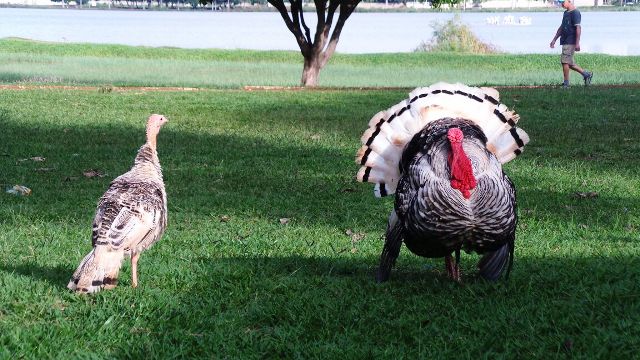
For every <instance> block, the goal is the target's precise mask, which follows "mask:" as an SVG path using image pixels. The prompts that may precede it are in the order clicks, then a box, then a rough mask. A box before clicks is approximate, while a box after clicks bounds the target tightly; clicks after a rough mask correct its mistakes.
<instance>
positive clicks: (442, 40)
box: [415, 15, 498, 54]
mask: <svg viewBox="0 0 640 360" xmlns="http://www.w3.org/2000/svg"><path fill="white" fill-rule="evenodd" d="M432 27H433V28H434V31H433V38H432V40H431V41H429V42H426V43H425V42H423V43H421V44H420V45H419V46H418V47H417V48H416V50H415V51H431V52H453V53H470V54H494V53H497V52H498V51H497V49H496V48H495V46H493V45H491V44H486V43H484V42H482V41H481V40H480V39H478V38H477V37H476V36H475V35H474V34H473V32H472V31H471V28H470V27H469V26H467V25H466V24H464V23H463V22H462V20H461V19H460V16H459V15H456V16H454V17H453V18H452V19H451V20H448V21H446V22H444V23H441V22H437V21H436V22H434V23H433V24H432Z"/></svg>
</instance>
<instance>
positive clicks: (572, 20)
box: [549, 0, 593, 89]
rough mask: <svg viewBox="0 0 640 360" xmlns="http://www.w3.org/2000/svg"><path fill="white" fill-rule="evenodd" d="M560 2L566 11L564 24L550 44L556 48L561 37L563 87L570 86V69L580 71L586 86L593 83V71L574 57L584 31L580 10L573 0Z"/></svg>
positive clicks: (559, 0) (563, 18)
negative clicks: (581, 64) (585, 68)
mask: <svg viewBox="0 0 640 360" xmlns="http://www.w3.org/2000/svg"><path fill="white" fill-rule="evenodd" d="M558 2H559V3H560V4H561V5H562V8H563V9H565V11H564V14H562V24H560V27H559V28H558V31H556V35H555V36H554V37H553V40H551V44H549V45H550V46H551V48H554V47H555V46H556V40H558V38H560V45H562V56H561V57H560V63H561V64H562V72H563V74H564V82H563V83H562V87H563V88H565V89H566V88H568V87H569V70H574V71H577V72H579V73H580V75H582V78H583V79H584V84H585V86H586V85H589V84H591V78H592V77H593V72H589V71H586V70H584V69H582V68H581V67H580V66H578V64H576V62H575V60H574V59H573V55H574V53H575V52H576V51H580V33H581V32H582V31H581V30H582V29H581V27H580V20H581V15H580V10H578V9H577V8H576V7H575V5H573V3H572V0H558Z"/></svg>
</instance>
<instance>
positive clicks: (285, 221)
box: [280, 218, 290, 225]
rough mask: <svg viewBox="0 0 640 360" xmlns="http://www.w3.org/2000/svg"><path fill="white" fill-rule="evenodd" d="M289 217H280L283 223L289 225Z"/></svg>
mask: <svg viewBox="0 0 640 360" xmlns="http://www.w3.org/2000/svg"><path fill="white" fill-rule="evenodd" d="M289 221H290V220H289V218H280V224H281V225H287V224H288V223H289Z"/></svg>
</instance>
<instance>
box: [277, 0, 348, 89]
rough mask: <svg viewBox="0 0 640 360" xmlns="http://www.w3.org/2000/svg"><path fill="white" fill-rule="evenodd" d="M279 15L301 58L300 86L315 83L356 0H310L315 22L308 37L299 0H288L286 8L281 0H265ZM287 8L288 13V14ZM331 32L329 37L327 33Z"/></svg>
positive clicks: (332, 51)
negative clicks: (290, 34)
mask: <svg viewBox="0 0 640 360" xmlns="http://www.w3.org/2000/svg"><path fill="white" fill-rule="evenodd" d="M268 1H269V4H271V5H273V7H275V8H276V9H277V10H278V11H279V12H280V15H282V19H283V20H284V23H285V24H286V25H287V28H289V31H291V33H292V34H293V36H294V37H295V39H296V41H297V42H298V46H299V47H300V52H301V53H302V57H303V58H304V67H303V69H302V79H301V83H302V85H303V86H316V85H317V84H318V75H319V73H320V70H321V69H322V68H323V67H324V66H325V65H326V64H327V62H328V61H329V59H330V58H331V56H332V55H333V53H334V52H335V50H336V46H338V40H339V39H340V33H341V32H342V28H343V27H344V24H345V22H346V21H347V19H348V18H349V16H351V14H352V13H353V11H354V10H355V9H356V6H358V4H359V3H360V0H328V6H327V0H314V3H315V5H316V16H317V17H318V23H317V25H316V33H315V35H314V36H313V37H311V30H310V29H309V27H308V26H307V24H306V22H305V20H304V12H303V11H302V0H290V6H289V9H287V6H286V5H285V3H284V0H268ZM338 8H339V9H340V12H339V15H338V20H337V21H336V24H335V27H334V28H333V32H332V31H331V27H332V26H333V19H334V16H335V13H336V10H338ZM289 11H291V15H289ZM330 33H331V37H329V34H330Z"/></svg>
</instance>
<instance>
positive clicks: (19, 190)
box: [7, 185, 31, 196]
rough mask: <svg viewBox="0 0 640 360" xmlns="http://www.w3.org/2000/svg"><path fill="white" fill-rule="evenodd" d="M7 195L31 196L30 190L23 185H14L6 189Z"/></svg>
mask: <svg viewBox="0 0 640 360" xmlns="http://www.w3.org/2000/svg"><path fill="white" fill-rule="evenodd" d="M7 193H8V194H12V195H22V196H29V195H31V189H29V188H28V187H26V186H23V185H15V186H14V187H12V188H10V189H7Z"/></svg>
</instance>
